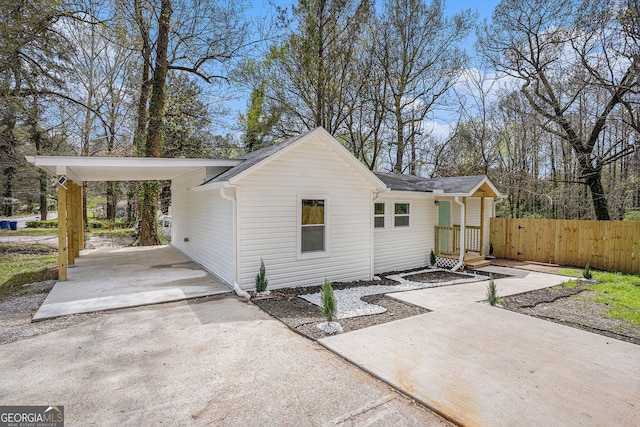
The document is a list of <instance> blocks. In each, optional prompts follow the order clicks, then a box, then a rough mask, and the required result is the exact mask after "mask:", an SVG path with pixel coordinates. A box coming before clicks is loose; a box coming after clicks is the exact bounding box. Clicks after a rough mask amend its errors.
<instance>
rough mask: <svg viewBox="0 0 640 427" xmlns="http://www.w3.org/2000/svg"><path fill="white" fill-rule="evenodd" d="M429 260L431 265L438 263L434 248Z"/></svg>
mask: <svg viewBox="0 0 640 427" xmlns="http://www.w3.org/2000/svg"><path fill="white" fill-rule="evenodd" d="M429 262H430V263H431V265H436V254H435V252H433V249H431V254H429Z"/></svg>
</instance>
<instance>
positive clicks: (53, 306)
mask: <svg viewBox="0 0 640 427" xmlns="http://www.w3.org/2000/svg"><path fill="white" fill-rule="evenodd" d="M67 278H68V280H66V281H63V282H58V283H56V285H55V286H54V287H53V289H52V290H51V292H49V295H48V296H47V299H46V300H45V301H44V303H43V304H42V306H41V307H40V309H39V310H38V312H37V313H36V314H35V316H34V317H33V320H34V321H38V320H44V319H50V318H53V317H58V316H63V315H68V314H77V313H90V312H94V311H102V310H111V309H116V308H126V307H137V306H140V305H148V304H157V303H162V302H171V301H180V300H183V299H187V298H196V297H205V296H211V295H220V294H225V293H230V292H231V288H229V287H228V286H226V285H224V284H223V283H221V282H220V281H219V280H217V279H216V278H214V277H213V276H211V275H210V274H209V273H207V272H206V271H205V270H204V269H203V268H202V267H201V266H200V265H198V264H196V263H195V262H193V261H191V260H190V259H188V258H187V257H185V256H184V255H182V254H181V253H180V252H178V251H177V250H176V249H174V248H173V247H171V246H166V245H165V246H144V247H125V248H103V249H95V250H84V251H82V252H81V256H80V257H79V258H77V259H76V262H75V267H73V268H69V269H68V271H67Z"/></svg>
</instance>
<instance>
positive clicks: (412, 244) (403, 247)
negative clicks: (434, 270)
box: [374, 191, 438, 273]
mask: <svg viewBox="0 0 640 427" xmlns="http://www.w3.org/2000/svg"><path fill="white" fill-rule="evenodd" d="M383 200H384V202H386V204H387V206H391V207H393V208H392V209H394V211H393V212H392V213H391V215H393V214H394V212H395V203H409V204H410V208H409V209H410V210H409V215H410V225H411V226H410V227H387V228H385V229H381V228H376V229H374V230H375V231H374V236H375V240H374V248H375V250H374V266H375V268H374V272H375V273H385V272H388V271H397V270H404V269H409V268H415V267H422V266H425V265H428V264H429V254H430V253H431V249H432V248H433V245H434V226H435V225H436V224H437V222H438V207H437V206H436V204H435V199H434V197H433V196H432V195H431V194H425V193H417V192H416V193H409V192H401V193H400V192H399V193H395V194H394V192H393V191H392V192H391V194H390V195H388V196H387V195H385V198H384V199H383V198H382V197H381V198H380V199H378V200H377V201H376V202H382V201H383Z"/></svg>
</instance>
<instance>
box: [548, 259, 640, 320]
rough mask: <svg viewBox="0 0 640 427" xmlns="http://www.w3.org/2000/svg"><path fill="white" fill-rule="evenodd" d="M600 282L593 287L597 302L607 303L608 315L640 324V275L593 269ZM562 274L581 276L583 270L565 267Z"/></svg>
mask: <svg viewBox="0 0 640 427" xmlns="http://www.w3.org/2000/svg"><path fill="white" fill-rule="evenodd" d="M592 273H593V278H594V279H595V280H597V281H598V282H601V283H597V284H595V285H593V286H592V287H591V290H593V291H594V292H595V293H596V295H597V296H596V299H595V301H596V302H599V303H603V304H606V305H607V307H608V308H609V310H608V312H607V316H609V317H612V318H617V319H624V320H627V321H629V322H631V323H633V324H635V325H638V326H640V276H638V275H635V274H620V273H610V272H607V271H595V270H593V271H592ZM561 274H564V275H566V276H571V277H576V278H581V277H582V270H578V269H565V270H562V271H561Z"/></svg>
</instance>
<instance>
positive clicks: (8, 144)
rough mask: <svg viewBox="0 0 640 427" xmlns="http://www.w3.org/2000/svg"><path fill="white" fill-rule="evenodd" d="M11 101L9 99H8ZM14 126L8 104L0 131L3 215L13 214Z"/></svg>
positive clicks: (12, 109) (12, 107)
mask: <svg viewBox="0 0 640 427" xmlns="http://www.w3.org/2000/svg"><path fill="white" fill-rule="evenodd" d="M9 102H11V101H9ZM15 127H16V111H15V107H14V106H13V105H9V106H8V108H7V110H6V114H5V115H4V117H3V118H2V126H1V129H2V130H1V133H0V152H1V153H2V157H3V159H2V173H3V175H4V178H5V182H4V191H3V193H2V196H3V197H4V203H3V207H2V213H3V214H4V215H5V216H13V213H14V212H13V205H14V203H13V198H14V197H13V196H14V194H13V188H14V185H15V181H16V169H17V163H18V158H17V154H16V145H17V141H16V138H15V136H14V134H13V130H14V129H15Z"/></svg>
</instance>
